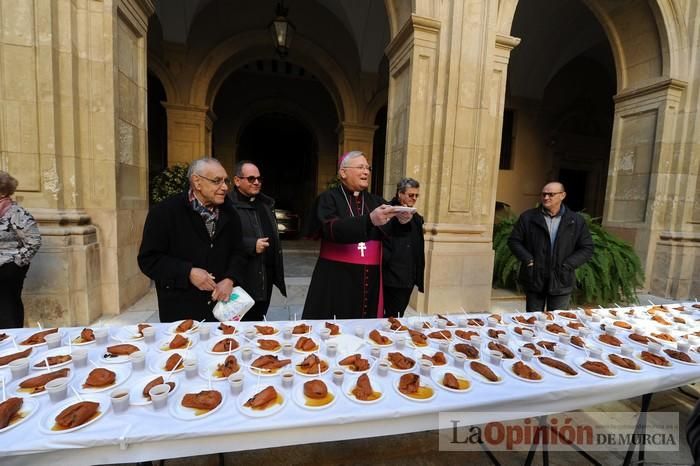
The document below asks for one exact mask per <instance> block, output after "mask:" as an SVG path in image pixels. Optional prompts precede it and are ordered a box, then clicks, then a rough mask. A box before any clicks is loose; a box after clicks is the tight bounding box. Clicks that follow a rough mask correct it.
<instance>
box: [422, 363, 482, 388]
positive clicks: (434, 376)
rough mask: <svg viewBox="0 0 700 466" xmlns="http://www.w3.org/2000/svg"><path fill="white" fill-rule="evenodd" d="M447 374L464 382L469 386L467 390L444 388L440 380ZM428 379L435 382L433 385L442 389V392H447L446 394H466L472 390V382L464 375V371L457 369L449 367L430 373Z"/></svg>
mask: <svg viewBox="0 0 700 466" xmlns="http://www.w3.org/2000/svg"><path fill="white" fill-rule="evenodd" d="M448 372H450V373H451V374H452V375H454V376H455V377H457V379H458V380H459V379H462V380H466V381H467V383H468V384H469V386H468V387H467V388H465V389H463V390H457V389H454V388H450V387H446V386H445V385H444V384H443V383H442V379H443V377H444V376H445V374H447V373H448ZM430 377H431V378H432V379H433V382H435V384H436V385H437V386H438V387H440V388H442V389H443V390H447V391H448V392H453V393H467V392H468V391H470V390H471V389H472V387H473V386H474V382H472V380H471V379H470V378H469V376H467V374H466V373H465V372H464V371H462V370H459V369H457V368H455V367H449V368H442V369H438V370H434V371H432V373H431V374H430Z"/></svg>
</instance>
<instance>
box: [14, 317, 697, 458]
mask: <svg viewBox="0 0 700 466" xmlns="http://www.w3.org/2000/svg"><path fill="white" fill-rule="evenodd" d="M639 309H643V308H639ZM601 312H602V311H601ZM451 317H452V318H453V320H455V322H456V321H457V319H458V318H459V317H460V316H451ZM469 317H470V318H473V317H481V318H484V319H485V317H486V315H471V314H470V315H469ZM503 318H504V322H511V320H510V317H509V316H506V315H504V317H503ZM309 323H310V324H312V325H313V327H314V331H313V333H312V334H311V337H312V338H314V339H315V340H317V341H320V337H319V335H318V334H317V331H318V330H319V329H320V328H322V327H323V326H324V322H323V321H309ZM337 323H338V324H340V325H341V328H342V331H343V332H344V333H346V334H352V333H354V331H355V329H356V328H357V327H363V328H364V329H365V333H366V334H367V333H368V332H369V331H371V330H372V329H377V328H381V325H382V322H381V321H380V320H378V319H370V320H347V321H338V322H337ZM561 323H562V324H565V323H566V321H562V322H561ZM292 324H294V323H292V322H271V323H266V324H265V325H275V326H278V327H279V328H284V327H285V326H288V325H292ZM204 325H209V326H211V329H212V330H211V337H210V338H209V340H208V341H199V342H198V343H197V344H196V346H195V347H194V348H193V349H192V350H190V351H191V352H192V353H194V354H196V355H197V357H198V358H199V361H200V364H204V363H205V361H208V360H209V359H210V358H211V356H210V355H209V354H208V353H207V352H206V348H208V347H211V345H212V344H213V342H215V341H216V340H217V339H219V338H220V336H219V335H216V334H215V333H214V325H215V324H206V323H205V324H204ZM251 325H253V323H239V324H238V326H239V327H240V328H241V329H245V328H246V327H249V326H251ZM596 325H598V324H596ZM693 325H694V322H693ZM153 326H154V327H156V328H157V338H156V343H153V344H151V345H150V346H149V348H148V354H147V364H148V366H152V363H153V361H154V360H156V359H157V358H160V357H162V353H161V352H159V351H158V350H157V348H156V346H158V345H159V343H160V342H161V341H162V340H163V339H164V338H166V337H169V335H168V333H167V329H168V328H169V327H171V324H153ZM510 326H511V327H513V326H514V324H511V325H510ZM448 329H449V328H448ZM469 329H471V328H469ZM36 330H37V329H16V330H15V329H11V330H8V333H10V334H13V335H15V336H16V338H17V341H20V339H21V338H23V337H25V336H27V335H29V334H31V333H33V332H35V331H36ZM80 330H81V329H80V328H71V329H62V332H65V334H67V335H74V334H76V333H79V332H80ZM436 330H437V329H436ZM696 330H699V329H696V328H695V327H694V326H691V327H690V328H689V329H688V330H687V331H688V332H690V331H696ZM120 331H121V329H111V330H110V334H111V335H113V336H114V335H118V334H119V332H120ZM674 331H676V330H674ZM684 331H685V330H684ZM509 332H510V330H509ZM485 333H486V330H485V329H482V334H483V335H484V338H483V340H484V343H483V345H484V347H485V346H486V344H487V342H488V341H489V340H488V338H486V336H485ZM389 335H390V336H394V337H396V336H398V335H399V334H397V333H395V332H394V333H392V332H389ZM594 335H595V334H594ZM545 337H546V339H549V340H556V338H554V337H552V336H550V335H545ZM235 338H237V339H238V340H239V341H241V342H242V343H243V344H245V338H243V337H241V336H236V337H235ZM273 338H278V339H279V340H280V341H282V342H284V341H285V340H284V339H283V337H282V334H280V335H278V336H276V337H273ZM294 340H295V339H293V340H291V341H294ZM65 341H66V340H65V338H64V342H65ZM115 343H118V342H117V341H115V340H111V341H110V342H109V344H115ZM523 343H524V342H523V341H521V340H518V339H517V337H516V336H515V335H514V334H511V347H512V348H516V347H519V346H521V345H522V344H523ZM431 345H432V346H436V345H437V343H435V342H432V341H431ZM89 347H91V348H90V353H89V357H90V359H91V360H93V361H100V358H101V355H102V354H103V353H104V350H105V345H95V344H93V345H89ZM7 348H8V346H7V345H5V346H2V347H0V351H4V350H6V349H7ZM38 349H41V348H38ZM636 349H637V350H639V349H640V347H637V348H636ZM388 351H397V350H396V349H395V348H394V347H393V346H392V347H389V348H386V349H383V353H386V352H388ZM402 351H403V352H404V353H405V354H409V355H410V354H411V353H413V351H414V350H413V349H411V348H409V347H406V348H405V349H403V350H402ZM482 353H483V351H482ZM234 354H236V355H237V357H238V358H239V360H240V352H236V353H234ZM320 354H321V355H323V354H324V352H323V349H322V350H321V352H320ZM692 354H693V355H694V356H695V357H696V358H698V359H700V354H697V353H695V352H692ZM582 355H583V353H582V352H580V351H579V350H576V349H574V348H573V347H572V348H571V349H570V351H569V354H568V356H567V361H572V360H573V358H576V357H578V356H582ZM298 356H299V355H297V357H298ZM418 356H420V355H418ZM324 357H325V356H324ZM293 359H294V358H293ZM330 359H331V361H330V362H331V365H333V364H334V360H333V358H330ZM296 360H298V359H295V361H296ZM452 364H453V358H452V357H451V356H448V366H447V367H452ZM531 364H532V365H533V367H536V368H539V366H537V365H536V363H535V362H532V363H531ZM101 365H102V366H103V367H107V368H110V366H109V365H108V364H101ZM128 365H129V363H127V364H126V365H124V366H128ZM640 366H642V367H643V370H642V371H641V372H640V373H630V372H625V371H622V370H618V376H617V377H615V378H611V379H604V378H600V377H596V376H593V375H591V374H588V373H584V372H583V371H580V375H579V376H578V377H576V378H572V379H568V378H563V377H559V376H556V375H553V374H551V373H549V372H545V371H542V370H540V372H541V373H542V374H543V375H544V380H543V381H542V382H541V383H527V382H524V381H520V380H517V379H516V378H514V377H509V376H506V380H505V382H504V383H502V384H499V385H490V384H485V383H481V382H480V381H478V380H476V379H475V377H471V379H472V389H471V390H469V391H468V392H466V393H453V392H449V391H446V390H443V389H441V388H437V387H436V388H435V391H436V393H437V396H436V397H435V398H434V399H432V400H431V401H428V402H415V401H410V400H407V399H405V398H404V397H402V396H400V395H399V394H398V393H397V392H396V390H395V389H394V388H393V387H392V384H394V383H395V382H396V381H397V380H398V378H399V377H400V376H401V375H402V374H400V373H395V372H393V371H389V374H388V375H386V376H380V375H378V374H377V373H376V365H375V367H374V368H373V369H372V372H371V374H370V375H371V377H372V378H373V379H375V380H379V381H380V383H381V384H382V386H383V391H384V395H385V396H384V398H383V399H382V400H381V401H379V402H378V403H376V404H372V405H362V404H358V403H357V402H354V401H351V400H350V399H349V398H348V397H346V396H344V395H342V394H341V393H340V390H337V392H336V393H337V394H338V397H337V398H338V399H337V401H336V402H335V404H334V405H333V406H331V407H330V408H328V409H325V410H319V411H311V410H309V409H306V408H303V407H301V406H299V405H298V404H296V403H295V402H294V401H292V400H291V399H288V401H287V403H286V405H285V406H284V408H283V409H282V410H281V411H279V412H278V413H276V414H274V415H272V416H269V417H261V418H253V417H249V416H246V415H244V414H243V413H241V411H240V410H239V409H238V408H237V406H236V403H237V401H238V400H237V397H236V396H233V395H232V394H231V393H230V391H229V386H228V382H226V381H222V382H212V386H213V387H214V388H216V389H218V390H220V391H221V392H222V393H225V400H224V405H223V407H222V408H221V409H219V410H218V411H217V412H215V413H213V414H212V415H210V416H207V417H203V418H201V419H196V420H190V421H186V420H179V419H176V418H174V417H173V416H172V415H171V413H170V411H169V410H168V409H165V410H161V411H155V410H154V409H153V408H152V407H151V406H132V407H130V409H129V410H128V411H127V412H126V413H123V414H115V413H113V412H112V411H111V410H110V411H108V412H107V413H106V414H105V415H104V417H103V418H101V419H99V420H97V421H96V422H94V423H93V424H91V425H88V426H86V427H84V428H82V429H79V430H76V431H74V432H70V433H62V434H58V433H44V432H43V431H41V430H40V429H39V425H40V423H41V422H46V419H45V418H46V417H47V413H48V412H49V411H51V409H52V407H54V406H55V405H56V403H53V402H51V401H50V400H49V399H48V396H46V395H42V396H38V397H33V399H35V400H37V401H39V403H40V408H39V412H38V413H37V414H35V415H34V416H32V417H31V418H30V419H27V421H26V422H24V423H23V424H21V425H18V426H17V427H15V428H13V429H10V430H8V431H6V432H3V433H0V441H1V443H2V445H3V448H2V451H1V452H0V456H2V457H3V459H2V463H3V464H7V465H14V464H18V465H19V464H27V463H28V462H31V464H36V465H41V464H46V465H49V464H63V463H70V464H76V465H79V464H96V463H99V464H108V463H118V462H136V461H147V460H153V459H164V458H175V457H182V456H192V455H201V454H209V453H215V452H223V451H227V452H228V451H239V450H250V449H257V448H265V447H277V446H286V445H294V444H304V443H315V442H325V441H335V440H345V439H354V438H365V437H373V436H381V435H389V434H401V433H408V432H418V431H425V430H434V429H437V428H438V414H439V413H440V412H445V411H473V412H474V413H482V414H479V415H476V414H475V416H474V418H473V420H472V422H473V423H474V424H479V423H484V422H490V421H505V420H510V419H513V418H514V416H515V418H518V417H522V416H517V414H518V413H521V412H528V413H529V415H544V414H552V413H559V412H564V411H569V410H575V409H581V408H584V407H587V406H592V405H596V404H599V403H604V402H608V401H613V400H621V399H627V398H631V397H635V396H639V395H643V394H646V393H653V392H657V391H662V390H667V389H671V388H674V387H678V386H682V385H685V384H688V383H690V382H693V381H695V380H697V379H699V378H700V366H692V365H682V364H678V363H674V364H673V367H672V368H670V369H661V368H655V367H651V366H649V365H644V364H641V363H640ZM91 369H92V367H91V366H90V365H89V366H88V367H86V368H81V369H77V370H76V371H75V374H74V378H73V380H72V382H71V385H73V386H75V387H76V388H77V387H78V386H79V384H80V383H81V381H82V380H83V379H84V378H85V377H86V375H87V373H88V372H89V371H90V370H91ZM149 370H150V369H146V371H144V372H137V371H134V372H132V374H131V375H130V378H129V379H128V380H127V381H126V382H125V385H127V386H128V384H129V383H130V382H132V381H135V380H138V379H141V378H142V377H143V376H145V375H146V374H149V373H150V372H148V371H149ZM242 370H243V371H244V372H245V373H246V376H245V387H244V392H245V389H247V388H250V387H252V386H255V385H256V384H260V386H261V387H264V386H266V384H267V383H268V382H273V383H274V384H276V385H278V386H281V383H280V380H279V379H280V377H279V375H278V376H275V377H271V378H267V377H258V376H256V375H253V374H252V373H250V372H249V371H248V370H247V369H245V368H243V369H242ZM0 372H4V373H2V375H3V376H4V377H6V378H9V371H7V370H6V369H5V370H2V371H0ZM415 372H418V370H417V369H416V371H415ZM465 372H467V374H469V375H471V373H470V372H469V371H468V370H467V371H465ZM175 377H177V381H178V382H179V383H180V387H179V389H178V391H176V392H175V393H174V394H173V396H172V397H171V399H170V400H169V403H174V402H176V401H175V400H178V399H179V396H181V395H182V394H183V393H186V392H187V391H188V390H189V391H193V390H194V389H195V387H201V386H202V385H206V384H207V383H208V382H207V381H205V380H204V379H197V380H195V379H187V378H185V376H184V374H179V375H176V376H175ZM347 377H349V375H348V374H346V378H347ZM321 378H322V379H323V380H324V381H325V382H326V383H327V384H328V385H329V386H334V385H333V382H332V371H328V373H326V374H324V375H322V376H321ZM306 380H307V379H306V378H304V377H300V376H298V375H297V376H296V377H295V381H294V384H295V387H296V386H297V385H299V384H302V383H303V382H304V381H306ZM433 385H434V386H436V384H435V383H434V382H433ZM12 388H13V384H12V383H8V385H7V390H8V396H10V395H11V394H12V393H11V392H12ZM283 393H285V394H286V395H287V397H288V398H291V396H289V395H290V392H288V391H287V390H286V389H283ZM483 413H487V414H483Z"/></svg>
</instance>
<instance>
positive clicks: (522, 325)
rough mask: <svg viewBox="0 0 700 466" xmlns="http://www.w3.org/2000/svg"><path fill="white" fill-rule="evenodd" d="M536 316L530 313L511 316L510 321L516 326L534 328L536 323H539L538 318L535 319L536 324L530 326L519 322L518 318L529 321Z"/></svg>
mask: <svg viewBox="0 0 700 466" xmlns="http://www.w3.org/2000/svg"><path fill="white" fill-rule="evenodd" d="M534 315H535V314H534V313H529V314H513V315H512V316H510V319H511V320H512V321H513V322H514V323H515V325H520V326H521V327H534V326H535V322H537V318H535V322H533V323H531V324H528V323H527V322H521V321H519V320H518V317H522V318H523V319H529V318H530V317H533V316H534Z"/></svg>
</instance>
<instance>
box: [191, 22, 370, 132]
mask: <svg viewBox="0 0 700 466" xmlns="http://www.w3.org/2000/svg"><path fill="white" fill-rule="evenodd" d="M269 42H270V37H269V34H268V33H267V31H254V32H245V33H241V34H236V35H235V36H233V37H230V38H229V39H227V40H225V41H224V42H222V43H221V44H219V45H218V46H217V47H215V48H214V49H213V50H212V51H211V52H210V53H209V54H208V55H207V56H206V57H205V58H204V59H203V60H202V62H201V64H200V66H199V67H198V69H197V71H196V73H195V75H194V79H193V80H192V90H191V92H190V96H189V103H190V104H192V105H200V106H206V107H211V106H212V104H213V102H214V98H215V97H216V94H217V92H218V90H219V88H220V87H221V85H222V84H223V83H224V81H225V80H226V78H227V77H228V76H229V75H230V74H231V73H232V72H234V71H235V70H236V69H238V68H240V67H241V66H243V65H244V64H245V63H248V62H250V61H252V60H255V59H260V58H263V59H268V58H269V59H274V58H276V56H275V54H274V51H273V50H272V48H271V47H270V43H269ZM289 60H290V61H291V62H293V63H295V64H298V65H300V66H303V67H304V68H306V69H307V70H308V71H310V72H311V73H313V74H314V75H315V76H316V77H317V78H318V79H319V81H320V82H321V83H322V84H323V86H324V87H325V88H326V89H327V90H328V92H329V94H330V96H331V98H332V99H333V102H334V104H335V106H336V109H337V112H338V120H339V121H357V117H358V114H359V111H358V103H357V97H356V92H355V90H354V89H353V87H352V85H351V84H350V81H349V80H348V78H347V76H346V73H345V71H344V70H343V69H342V68H341V67H340V65H339V64H338V63H337V62H336V61H335V60H334V59H333V57H331V56H330V55H329V54H328V53H327V52H325V51H324V50H323V49H322V48H321V47H319V46H318V45H316V44H314V43H313V42H311V41H309V40H308V39H306V38H304V37H301V36H297V37H296V38H295V40H294V47H293V49H292V51H291V52H290V56H289Z"/></svg>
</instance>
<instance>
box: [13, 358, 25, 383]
mask: <svg viewBox="0 0 700 466" xmlns="http://www.w3.org/2000/svg"><path fill="white" fill-rule="evenodd" d="M8 366H9V368H10V373H11V374H12V378H13V379H19V378H20V377H24V376H25V375H27V374H29V359H28V358H20V359H15V360H14V361H12V362H10V364H8Z"/></svg>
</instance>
